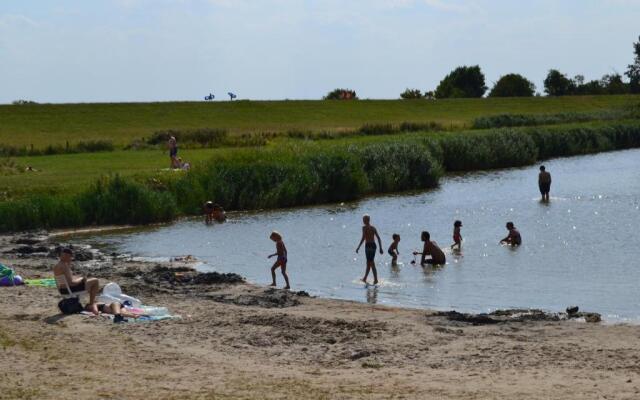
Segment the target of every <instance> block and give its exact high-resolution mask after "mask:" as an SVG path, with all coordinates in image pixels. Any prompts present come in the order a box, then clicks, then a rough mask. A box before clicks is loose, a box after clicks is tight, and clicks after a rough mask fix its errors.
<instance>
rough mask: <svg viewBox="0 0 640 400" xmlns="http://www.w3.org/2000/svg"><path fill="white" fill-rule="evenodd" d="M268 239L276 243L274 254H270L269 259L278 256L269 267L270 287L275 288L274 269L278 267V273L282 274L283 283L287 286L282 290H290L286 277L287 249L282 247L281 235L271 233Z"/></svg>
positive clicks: (287, 277) (274, 232)
mask: <svg viewBox="0 0 640 400" xmlns="http://www.w3.org/2000/svg"><path fill="white" fill-rule="evenodd" d="M269 239H271V240H273V241H274V242H276V252H275V253H273V254H270V255H269V258H271V257H275V256H278V259H277V260H276V262H275V263H273V266H272V267H271V278H272V283H271V286H276V269H278V267H280V272H282V276H283V277H284V281H285V282H286V283H287V286H285V287H284V288H285V289H290V288H291V287H290V286H289V276H288V275H287V247H286V246H285V245H284V242H283V241H282V235H280V234H279V233H278V232H276V231H273V232H271V236H269Z"/></svg>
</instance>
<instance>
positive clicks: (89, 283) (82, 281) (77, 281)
mask: <svg viewBox="0 0 640 400" xmlns="http://www.w3.org/2000/svg"><path fill="white" fill-rule="evenodd" d="M72 259H73V251H72V250H71V249H70V248H68V247H65V248H64V249H62V251H61V252H60V261H59V262H58V264H56V266H55V267H53V276H54V277H57V276H60V275H64V277H65V279H66V281H67V284H68V285H69V289H71V293H69V290H67V288H66V287H59V286H58V290H59V291H60V294H62V295H70V294H73V293H77V292H84V291H85V290H86V291H87V292H89V303H88V304H87V306H88V307H89V308H90V310H89V311H91V312H93V313H94V314H98V309H97V308H96V304H95V303H96V296H98V291H99V290H100V286H99V282H98V279H96V278H89V279H87V278H85V277H82V276H74V275H73V274H72V272H71V260H72Z"/></svg>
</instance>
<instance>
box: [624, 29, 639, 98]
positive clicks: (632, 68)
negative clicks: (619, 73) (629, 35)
mask: <svg viewBox="0 0 640 400" xmlns="http://www.w3.org/2000/svg"><path fill="white" fill-rule="evenodd" d="M633 53H634V54H635V59H634V60H633V64H629V66H628V68H627V72H625V73H624V74H625V75H626V76H627V77H628V78H629V80H630V82H629V89H630V91H631V93H640V36H638V41H637V42H636V43H634V44H633Z"/></svg>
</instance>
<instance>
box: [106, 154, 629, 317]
mask: <svg viewBox="0 0 640 400" xmlns="http://www.w3.org/2000/svg"><path fill="white" fill-rule="evenodd" d="M545 165H546V166H547V170H548V171H549V172H551V174H552V176H553V185H552V190H551V196H552V198H551V202H550V203H549V204H544V203H540V201H539V193H538V191H537V172H538V169H537V166H534V167H527V168H522V169H510V170H502V171H491V172H483V173H473V174H466V175H463V176H458V177H449V178H446V179H444V180H443V181H442V184H441V186H440V187H439V188H438V189H436V190H431V191H428V192H424V193H418V194H405V195H398V196H386V197H376V198H370V199H366V200H363V201H360V202H357V203H354V204H346V205H345V204H342V205H328V206H319V207H311V208H303V209H291V210H280V211H271V212H261V213H237V214H232V215H231V216H230V220H229V222H227V223H225V224H219V225H213V226H205V225H204V224H203V223H202V222H201V221H200V220H183V221H180V222H177V223H175V224H172V225H169V226H164V227H160V228H154V229H151V230H145V231H141V232H136V233H127V234H114V235H108V236H102V237H99V238H97V240H98V241H99V242H101V243H106V244H109V245H112V246H115V247H117V249H118V250H119V251H123V252H128V253H131V254H133V255H136V256H143V257H166V258H168V257H172V256H176V255H186V254H192V255H194V256H196V257H198V258H199V259H200V260H202V261H203V262H204V263H205V264H204V265H202V267H201V268H202V269H204V270H216V271H224V272H236V273H239V274H241V275H243V276H246V277H247V278H248V279H249V280H250V281H253V282H256V283H260V284H267V283H269V282H270V279H271V278H270V272H269V267H270V266H271V261H272V260H273V259H272V260H267V255H268V254H271V253H273V252H274V251H275V250H274V248H275V246H274V244H273V242H271V241H270V240H269V233H270V232H271V231H272V230H278V231H280V232H281V233H282V234H283V236H284V241H285V243H286V245H287V247H288V250H289V267H288V271H289V276H290V279H291V283H292V286H293V288H294V289H296V290H306V291H308V292H310V293H311V294H314V295H319V296H326V297H334V298H341V299H350V300H357V301H368V302H376V303H380V304H393V305H401V306H409V307H421V308H437V309H451V308H455V309H457V310H463V311H473V312H481V311H490V310H493V309H496V308H508V307H536V308H542V309H546V310H552V311H559V310H563V309H564V308H565V307H566V306H568V305H571V304H577V305H579V306H580V307H581V308H582V309H584V310H589V311H596V312H600V313H602V314H603V315H604V316H605V318H607V319H609V320H616V321H620V320H622V321H624V320H640V296H639V294H638V283H639V282H640V263H638V261H637V256H638V255H639V254H640V251H639V250H638V236H637V234H636V230H637V229H638V222H640V178H639V174H638V173H639V172H640V150H629V151H622V152H612V153H604V154H599V155H594V156H583V157H573V158H564V159H557V160H550V161H547V162H545ZM364 213H368V214H370V215H371V216H372V223H373V224H374V225H375V226H376V227H377V228H378V230H379V232H380V234H381V236H382V240H383V246H384V250H385V255H384V256H380V255H379V254H378V255H377V257H376V262H377V266H378V273H379V276H380V278H381V281H382V283H381V284H380V285H379V287H376V288H374V287H365V286H364V285H363V284H361V283H359V282H358V279H359V278H361V277H362V275H363V273H364V265H365V261H364V251H363V250H361V252H360V254H356V253H355V248H356V246H357V244H358V241H359V239H360V232H361V216H362V215H363V214H364ZM456 219H460V220H462V222H463V224H464V227H463V228H462V235H463V237H464V243H463V252H462V253H463V255H462V256H455V255H452V254H451V253H450V252H448V253H447V259H448V260H447V261H448V264H447V265H446V266H444V267H442V268H437V269H434V268H431V267H426V268H423V267H419V266H414V265H411V264H410V261H411V260H412V259H413V256H412V255H411V252H412V251H413V250H417V249H420V248H421V242H420V232H421V231H422V230H428V231H430V232H431V236H432V239H433V240H435V241H436V242H437V243H438V244H439V245H440V247H448V246H449V245H450V244H451V242H452V238H451V237H452V232H453V221H454V220H456ZM506 221H513V222H514V223H515V224H516V226H517V227H518V228H519V230H520V232H521V234H522V237H523V245H522V246H521V247H520V248H517V249H512V248H509V247H504V246H500V245H499V244H498V241H499V239H500V238H502V237H504V236H506V230H505V228H504V225H505V222H506ZM393 233H399V234H400V235H401V238H402V241H401V242H400V246H399V248H400V252H401V256H400V262H401V265H399V266H398V267H397V268H392V267H391V266H390V257H389V256H388V255H387V254H386V248H387V247H388V245H389V244H390V242H391V235H392V234H393ZM94 240H96V238H94ZM278 283H279V284H282V283H283V282H282V278H281V276H280V275H279V276H278Z"/></svg>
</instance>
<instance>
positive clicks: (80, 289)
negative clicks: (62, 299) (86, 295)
mask: <svg viewBox="0 0 640 400" xmlns="http://www.w3.org/2000/svg"><path fill="white" fill-rule="evenodd" d="M85 281H86V279H84V278H83V279H82V282H80V283H78V284H77V285H73V286H69V289H71V293H69V291H68V290H67V288H64V289H63V288H58V291H60V294H61V295H63V296H67V295H70V294H73V293H77V292H84V290H85V287H84V284H85Z"/></svg>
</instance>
